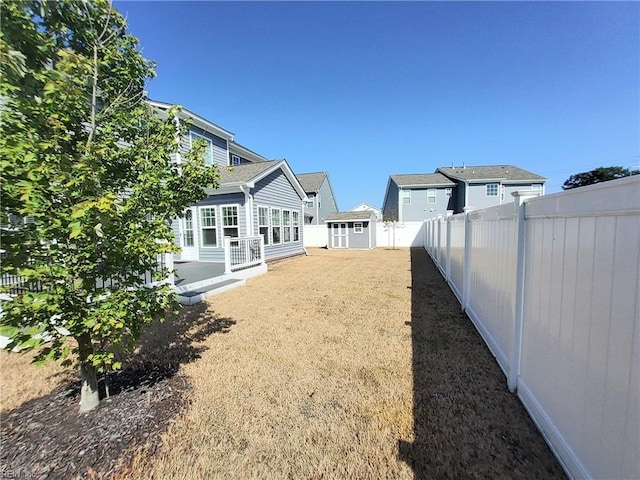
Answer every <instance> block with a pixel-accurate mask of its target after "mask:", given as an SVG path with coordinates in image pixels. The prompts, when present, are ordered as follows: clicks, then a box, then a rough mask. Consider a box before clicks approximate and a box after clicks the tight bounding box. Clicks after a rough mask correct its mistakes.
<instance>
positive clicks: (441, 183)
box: [382, 165, 547, 222]
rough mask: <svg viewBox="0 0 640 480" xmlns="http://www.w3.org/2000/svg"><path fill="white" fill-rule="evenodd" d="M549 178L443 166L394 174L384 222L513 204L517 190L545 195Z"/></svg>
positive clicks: (495, 168)
mask: <svg viewBox="0 0 640 480" xmlns="http://www.w3.org/2000/svg"><path fill="white" fill-rule="evenodd" d="M546 181H547V179H546V178H544V177H541V176H540V175H536V174H535V173H531V172H529V171H527V170H523V169H521V168H518V167H515V166H513V165H484V166H466V165H465V166H462V167H450V168H446V167H441V168H438V169H437V170H436V171H435V173H427V174H408V175H391V176H390V177H389V180H388V182H387V190H386V192H385V197H384V202H383V207H382V211H383V215H384V219H385V220H395V221H399V222H411V221H422V220H425V219H427V218H431V217H436V216H438V215H445V214H446V213H447V212H452V213H460V212H463V211H464V210H465V208H473V209H477V208H485V207H490V206H494V205H501V204H503V203H509V202H512V201H513V197H512V196H511V193H512V192H515V191H516V190H531V189H535V190H538V192H539V194H540V195H544V184H545V182H546Z"/></svg>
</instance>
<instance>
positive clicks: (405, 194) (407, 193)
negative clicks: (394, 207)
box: [401, 190, 411, 205]
mask: <svg viewBox="0 0 640 480" xmlns="http://www.w3.org/2000/svg"><path fill="white" fill-rule="evenodd" d="M401 192H402V204H403V205H411V190H401Z"/></svg>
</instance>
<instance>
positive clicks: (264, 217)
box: [258, 207, 269, 245]
mask: <svg viewBox="0 0 640 480" xmlns="http://www.w3.org/2000/svg"><path fill="white" fill-rule="evenodd" d="M258 231H259V232H260V235H262V238H263V239H264V244H265V245H269V209H268V208H267V207H258Z"/></svg>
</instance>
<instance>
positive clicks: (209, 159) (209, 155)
mask: <svg viewBox="0 0 640 480" xmlns="http://www.w3.org/2000/svg"><path fill="white" fill-rule="evenodd" d="M189 134H190V137H191V147H193V145H194V144H195V142H196V141H200V142H203V143H204V144H205V151H204V164H205V165H213V142H212V141H211V139H209V138H207V137H204V136H202V135H199V134H197V133H196V132H189Z"/></svg>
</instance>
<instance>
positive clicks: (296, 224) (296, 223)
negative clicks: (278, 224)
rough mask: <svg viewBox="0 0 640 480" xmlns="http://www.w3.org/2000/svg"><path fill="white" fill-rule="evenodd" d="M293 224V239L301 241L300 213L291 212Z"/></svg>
mask: <svg viewBox="0 0 640 480" xmlns="http://www.w3.org/2000/svg"><path fill="white" fill-rule="evenodd" d="M291 224H292V225H293V241H294V242H299V241H300V214H299V213H298V212H291Z"/></svg>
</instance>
